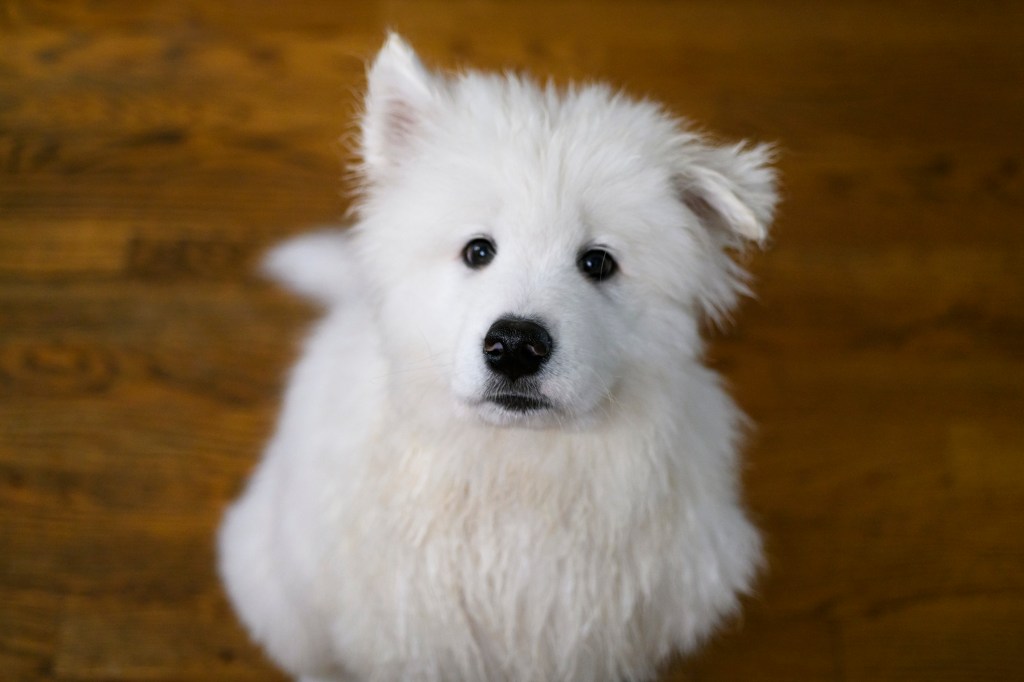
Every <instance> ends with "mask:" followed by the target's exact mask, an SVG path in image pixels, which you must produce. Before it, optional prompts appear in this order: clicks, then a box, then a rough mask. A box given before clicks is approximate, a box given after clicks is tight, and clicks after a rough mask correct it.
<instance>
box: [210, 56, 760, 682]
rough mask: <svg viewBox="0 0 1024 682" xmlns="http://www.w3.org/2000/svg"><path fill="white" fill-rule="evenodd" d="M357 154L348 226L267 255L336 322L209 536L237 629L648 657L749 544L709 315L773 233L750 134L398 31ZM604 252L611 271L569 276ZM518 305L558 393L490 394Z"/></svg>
mask: <svg viewBox="0 0 1024 682" xmlns="http://www.w3.org/2000/svg"><path fill="white" fill-rule="evenodd" d="M362 145H363V148H362V156H363V161H364V163H363V166H362V168H361V176H362V178H363V181H364V188H363V192H362V195H361V200H360V203H359V207H358V221H357V223H356V224H355V225H354V226H353V227H352V228H351V229H349V230H346V231H341V230H335V231H330V230H328V231H325V232H321V233H318V234H314V235H311V236H305V237H299V238H297V239H294V240H293V241H291V242H288V243H286V244H285V245H283V246H281V247H279V248H278V249H277V250H276V251H274V252H273V253H272V254H271V256H270V258H269V261H268V269H269V271H270V272H271V273H272V274H273V275H274V276H276V277H277V278H278V279H279V280H280V281H282V282H284V283H285V284H286V285H288V286H290V287H291V288H293V289H294V290H295V291H297V292H300V293H302V294H305V295H307V296H309V297H311V298H313V299H315V300H316V301H318V302H320V303H322V304H323V305H324V306H325V308H326V315H325V317H324V319H323V320H322V321H321V322H320V323H319V325H318V326H317V327H316V329H315V330H314V331H313V333H312V335H311V336H310V338H309V340H308V342H307V343H306V346H305V348H304V352H303V354H302V358H301V359H300V361H299V363H298V365H297V366H296V367H295V369H294V372H293V374H292V376H291V381H290V384H289V387H288V390H287V395H286V397H285V401H284V408H283V413H282V415H281V418H280V423H279V424H278V428H277V432H276V434H275V436H274V437H273V440H272V441H271V442H270V444H269V446H268V447H267V450H266V452H265V454H264V457H263V459H262V461H261V462H260V464H259V466H258V468H257V470H256V472H255V474H254V475H253V477H252V480H251V481H250V483H249V485H248V488H247V489H246V491H245V493H244V494H243V495H242V496H241V498H240V499H239V500H238V501H237V502H236V503H235V504H234V505H233V506H232V507H231V508H230V510H229V511H228V513H227V515H226V518H225V520H224V525H223V528H222V530H221V535H220V568H221V572H222V575H223V578H224V582H225V584H226V585H227V589H228V593H229V594H230V597H231V599H232V601H233V603H234V606H235V607H236V609H237V611H238V613H239V615H240V617H241V619H242V621H243V622H244V623H245V624H246V626H247V627H248V629H249V630H250V632H251V633H252V635H253V637H254V638H255V639H256V640H257V641H259V642H260V643H261V644H262V645H263V646H264V647H265V648H266V650H267V651H268V652H269V654H270V655H271V656H272V657H273V658H274V660H275V661H277V662H278V663H279V664H280V665H281V666H282V667H283V668H284V669H285V670H287V671H288V672H289V673H291V674H293V675H295V676H296V677H299V678H302V679H305V680H313V679H317V680H327V679H331V680H357V681H367V682H369V681H374V682H385V681H399V680H423V681H439V682H440V681H444V682H455V681H458V680H464V681H466V682H480V681H482V680H509V681H530V680H536V681H552V680H581V681H584V680H585V681H587V682H594V681H601V680H608V681H621V680H642V679H648V678H650V677H651V676H652V675H653V674H654V671H655V666H656V665H657V664H658V662H659V661H661V660H662V659H664V658H665V657H666V656H668V655H669V654H670V653H671V652H673V651H677V650H680V651H684V652H685V651H687V650H690V649H691V648H693V647H694V646H695V645H696V644H697V643H698V642H699V641H700V640H701V639H702V638H703V637H704V636H706V635H707V634H708V633H709V632H710V631H711V630H712V629H713V628H714V627H715V626H716V624H718V623H719V622H720V621H721V620H722V619H723V617H724V616H726V615H728V614H730V613H731V612H733V611H734V610H735V609H736V608H737V595H738V594H740V593H743V592H745V591H747V590H748V589H749V587H750V585H751V580H752V578H753V576H754V573H755V570H756V568H757V566H758V564H759V561H760V556H761V550H760V540H759V537H758V534H757V531H756V530H755V529H754V527H753V526H752V525H751V524H750V522H749V521H748V520H747V518H746V516H745V514H744V511H743V508H742V505H741V502H740V496H739V490H738V475H737V445H738V440H739V435H738V434H739V431H740V427H741V425H742V417H741V415H740V413H739V412H738V410H737V409H736V407H735V406H734V405H733V403H732V401H731V400H730V399H729V398H728V396H727V395H726V393H725V392H724V391H723V389H722V387H721V385H720V381H719V379H718V378H717V377H716V375H715V374H714V373H712V372H711V371H710V370H708V369H707V368H705V367H704V366H703V365H702V364H701V355H702V343H701V339H700V336H699V331H698V329H699V320H700V318H701V317H702V316H704V315H710V316H712V317H719V316H722V315H724V314H726V313H727V312H728V311H729V310H730V309H731V308H732V307H733V305H734V304H735V302H736V299H737V297H738V296H739V295H740V294H742V293H743V292H744V291H745V287H744V275H743V272H742V270H741V269H740V268H739V267H738V266H737V265H736V264H735V263H734V262H733V261H732V260H731V258H730V256H729V252H730V251H732V250H735V249H736V248H739V247H741V246H743V244H744V243H745V242H749V241H753V242H761V241H762V240H764V239H765V236H766V231H767V228H768V225H769V222H770V220H771V215H772V210H773V206H774V203H775V200H776V197H775V190H774V175H773V172H772V171H771V170H770V169H769V167H768V165H767V163H768V161H769V152H768V150H767V149H766V148H765V147H760V146H755V147H745V146H742V145H737V146H729V147H716V146H712V145H710V144H708V143H707V142H706V141H705V140H704V139H702V138H701V137H700V136H698V135H696V134H694V133H692V132H688V131H687V130H685V129H684V128H682V127H681V125H680V124H679V122H678V121H676V120H673V119H672V118H671V117H669V116H668V115H666V113H665V112H664V111H663V110H662V109H660V108H659V107H658V106H656V105H654V104H651V103H648V102H639V101H635V100H632V99H629V98H627V97H625V96H623V95H620V94H617V93H615V92H613V91H611V90H609V89H608V88H606V87H604V86H600V85H587V86H580V87H573V88H569V89H568V90H564V91H563V90H559V89H557V88H555V87H553V86H547V87H540V86H538V85H536V84H535V83H533V82H532V81H529V80H526V79H523V78H520V77H517V76H496V75H489V74H482V73H477V72H473V71H469V72H466V73H463V74H460V75H457V76H444V75H440V74H435V73H432V72H429V71H428V70H426V69H425V68H424V67H423V66H422V65H421V64H420V62H419V60H418V59H417V58H416V56H415V54H414V53H413V52H412V50H410V48H409V47H408V46H406V45H405V44H404V43H403V42H402V41H401V40H400V39H399V38H398V37H396V36H392V37H391V38H390V39H389V40H388V42H387V44H386V45H385V46H384V48H383V50H382V51H381V52H380V54H379V56H378V57H377V59H376V61H375V63H374V64H373V65H372V67H371V69H370V72H369V92H368V94H367V99H366V113H365V116H364V117H363V120H362ZM481 236H485V237H487V238H489V239H491V240H492V241H493V243H494V244H495V247H496V251H497V255H496V257H495V258H494V260H493V262H492V263H490V264H489V265H488V266H487V267H484V268H479V269H471V268H469V267H467V266H466V264H465V263H464V262H463V260H462V253H463V249H464V246H465V244H466V243H467V242H469V241H470V240H472V239H473V238H476V237H481ZM593 246H600V247H602V248H604V249H606V250H607V251H609V252H610V253H611V254H612V255H613V257H614V258H615V259H616V260H617V262H618V264H619V266H620V270H619V272H618V273H617V274H616V275H615V276H614V277H612V278H610V279H609V280H607V281H603V282H594V281H592V280H590V279H588V278H586V277H584V276H583V275H582V274H581V273H580V271H579V269H578V268H577V264H576V261H577V258H578V256H579V254H580V253H581V251H583V250H585V249H587V248H590V247H593ZM508 315H517V316H523V317H528V318H531V319H538V320H543V323H544V325H545V326H546V327H547V329H548V330H549V331H550V334H551V337H552V338H553V340H554V350H553V352H552V353H551V356H550V359H549V361H548V362H547V363H546V364H545V365H544V366H543V369H542V370H541V371H540V373H539V374H538V378H537V386H538V387H539V388H538V390H539V391H540V392H541V393H542V394H543V396H544V398H545V399H546V400H547V401H549V403H550V407H549V408H548V409H541V410H534V411H530V412H521V411H515V410H512V409H506V408H504V407H501V406H500V405H497V404H495V403H493V402H490V401H488V400H487V391H488V386H489V385H490V384H489V382H492V379H493V378H492V377H491V376H490V373H489V370H488V368H487V365H486V363H485V362H484V356H483V352H482V348H481V345H482V343H483V338H484V335H485V334H486V333H487V330H488V328H489V327H490V325H491V324H492V323H493V322H494V321H495V320H497V319H498V318H501V317H503V316H508Z"/></svg>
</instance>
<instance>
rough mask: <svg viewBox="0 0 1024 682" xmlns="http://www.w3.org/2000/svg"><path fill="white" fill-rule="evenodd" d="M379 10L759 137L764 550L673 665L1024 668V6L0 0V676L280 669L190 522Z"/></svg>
mask: <svg viewBox="0 0 1024 682" xmlns="http://www.w3.org/2000/svg"><path fill="white" fill-rule="evenodd" d="M387 27H393V28H396V29H398V30H400V31H401V32H403V33H404V34H405V35H406V36H407V37H408V38H409V39H410V40H411V41H412V42H413V43H414V44H415V45H416V46H417V47H418V49H419V50H420V51H421V53H422V54H423V55H424V57H425V58H427V59H428V60H429V61H431V62H433V63H436V64H440V65H444V66H446V67H454V66H456V65H459V64H473V65H476V66H480V67H488V68H490V67H509V66H510V67H515V68H526V69H530V70H532V71H535V72H537V73H539V74H542V75H549V74H550V75H553V76H555V77H556V78H557V79H559V80H564V79H566V78H570V77H585V76H593V77H598V78H601V79H606V80H610V81H611V82H613V83H615V84H617V85H620V86H623V87H625V88H626V89H628V90H629V91H631V92H634V93H637V94H643V95H650V96H652V97H655V98H657V99H661V100H664V101H666V102H667V103H668V104H669V105H670V106H671V107H672V108H673V109H675V110H676V111H678V112H680V113H682V114H685V115H686V116H689V117H691V118H693V119H695V120H697V121H699V122H700V123H702V124H703V125H706V126H707V127H708V128H710V129H712V130H715V131H718V132H720V133H721V134H723V135H724V136H727V137H732V138H743V137H747V138H754V139H760V140H774V141H776V142H778V144H779V145H780V147H781V149H782V152H783V153H782V157H781V167H782V171H783V174H784V178H785V180H784V191H785V201H784V204H783V207H782V210H781V213H780V217H779V220H778V224H777V229H776V231H775V239H774V243H773V244H772V246H771V248H770V249H769V250H768V251H767V252H766V253H764V254H760V255H758V256H757V257H756V258H755V259H754V260H753V262H752V266H753V269H754V271H755V273H756V275H757V279H758V289H759V291H760V297H759V299H758V300H757V301H752V302H748V303H747V304H746V305H745V306H744V309H743V311H742V313H741V314H740V316H739V322H738V324H737V326H736V327H735V328H734V329H732V330H731V331H729V332H727V333H725V334H723V335H721V337H720V338H718V339H717V340H716V342H715V344H714V346H713V348H714V350H713V353H712V360H713V362H714V364H715V365H716V366H718V367H719V368H720V369H721V370H722V371H723V372H725V373H726V374H727V375H728V377H729V378H730V381H731V383H732V385H733V387H734V391H735V393H736V395H737V396H738V398H739V400H740V402H741V403H742V404H743V406H744V407H745V408H746V409H747V411H748V412H749V413H750V414H751V415H752V416H753V417H754V418H755V420H756V421H757V423H758V424H759V425H760V427H759V430H758V432H757V434H756V436H755V437H754V439H753V442H752V443H751V447H750V449H749V458H748V462H749V466H748V468H747V470H746V482H747V490H748V499H749V501H750V505H751V507H752V509H753V512H754V514H755V516H756V518H757V519H758V521H759V523H760V525H761V526H762V527H763V528H764V530H765V532H766V535H767V541H768V552H769V554H770V569H769V571H768V572H767V573H766V574H765V576H764V578H763V580H762V582H761V585H760V589H759V591H758V594H757V596H756V597H755V598H753V599H751V600H750V601H749V602H748V603H747V605H746V609H745V615H744V617H743V618H742V620H740V621H737V622H736V623H735V624H734V625H732V626H731V627H729V628H728V629H727V631H726V632H724V633H723V634H722V635H721V636H719V637H717V638H716V639H715V640H714V641H713V642H712V643H711V644H710V646H709V647H707V648H706V649H705V650H704V651H702V652H701V653H700V654H698V655H696V656H694V657H692V658H691V659H689V660H687V661H684V662H680V663H677V664H676V665H675V666H673V667H672V668H671V669H670V670H668V671H666V673H665V676H664V679H665V680H689V681H693V682H710V681H725V680H730V681H731V680H834V681H837V682H838V681H843V682H860V681H874V682H877V681H884V680H928V681H940V682H941V681H946V680H993V681H997V680H998V681H1004V680H1010V679H1024V4H1022V3H1011V2H1006V3H996V2H991V3H989V2H986V3H958V2H937V1H936V2H907V3H884V2H873V1H872V2H869V1H867V0H864V1H862V2H846V3H818V2H811V1H807V2H798V1H794V0H784V1H781V2H773V3H766V2H760V1H757V2H755V1H749V2H747V1H737V2H711V1H707V2H670V1H650V2H626V1H622V2H597V3H594V2H585V1H584V0H566V1H564V2H542V1H539V0H538V1H535V2H521V3H514V2H497V1H493V2H490V1H485V0H477V1H466V2H416V1H414V0H405V1H403V0H395V1H381V2H332V1H329V0H289V1H288V2H272V1H271V0H251V1H250V2H202V1H199V0H195V1H190V2H171V1H170V0H166V1H154V2H146V1H145V0H131V1H129V0H107V1H104V2H86V1H84V0H81V1H68V2H54V1H52V0H47V1H43V0H40V1H36V2H28V1H22V0H6V1H5V2H2V3H0V679H3V680H61V681H67V682H70V681H72V680H76V681H80V680H92V681H101V680H168V681H170V680H277V679H280V677H279V675H278V673H276V672H274V670H273V669H272V667H271V666H270V665H269V664H268V663H267V662H266V661H265V660H264V659H263V658H262V657H261V654H260V653H259V652H258V651H256V650H255V649H254V648H252V647H251V646H250V645H249V644H248V643H247V640H246V637H245V635H244V634H243V633H242V631H241V630H240V629H239V627H238V626H237V625H236V623H235V620H234V618H233V616H232V615H231V613H230V611H229V609H228V607H227V605H226V603H225V601H224V598H223V596H222V594H221V591H220V587H219V585H218V583H217V581H216V578H215V576H214V571H213V552H212V534H213V532H214V528H215V525H216V523H217V518H218V515H219V514H220V512H221V510H222V509H223V506H224V504H225V502H226V501H227V500H228V499H229V498H230V497H231V496H232V495H233V494H234V492H235V491H236V490H237V489H238V486H239V484H240V481H241V480H242V477H243V476H244V474H245V473H246V472H247V471H248V470H249V468H250V466H251V465H252V463H253V460H254V457H255V455H256V453H257V452H258V450H259V448H260V444H261V442H262V441H263V440H264V438H265V437H266V436H267V434H268V431H269V429H270V426H271V421H272V419H273V415H274V411H275V406H276V403H277V395H278V391H279V389H280V386H281V377H282V374H283V372H284V370H285V368H286V366H287V364H288V362H289V359H290V357H291V356H292V352H293V350H294V346H295V341H296V339H297V338H298V337H299V335H300V333H301V330H302V329H303V326H304V325H305V324H306V323H307V322H308V321H309V320H310V313H309V311H308V310H306V309H305V308H303V307H302V306H301V305H300V304H298V303H297V302H295V301H293V300H292V299H290V298H288V297H286V296H284V295H283V294H280V293H278V292H277V291H275V290H274V289H273V288H272V287H271V286H269V285H267V284H265V283H263V282H261V281H260V280H259V279H258V278H257V277H255V276H254V274H253V269H252V268H253V264H254V262H255V261H256V259H257V257H258V254H259V253H260V252H261V250H263V249H265V248H266V247H267V245H269V244H270V243H272V242H273V241H275V240H277V239H279V238H281V237H283V236H285V235H287V234H291V233H295V232H298V231H300V230H302V229H304V228H306V227H307V226H310V225H315V224H317V223H322V222H325V221H331V220H335V219H336V218H337V217H338V216H340V215H341V214H342V213H343V211H344V209H345V207H346V203H345V200H344V199H343V198H341V197H340V195H339V191H340V187H341V179H342V171H341V162H342V161H344V159H345V157H346V152H345V147H344V146H343V145H339V144H338V143H337V139H338V137H339V136H340V135H351V133H352V125H351V124H352V119H353V114H354V112H355V110H356V106H357V105H356V101H357V100H356V97H357V92H358V90H359V88H360V87H361V84H362V77H363V68H364V60H365V59H366V58H367V57H368V56H370V55H371V54H372V53H373V51H374V50H375V48H376V47H377V46H378V45H379V44H380V42H381V40H382V37H383V35H384V31H385V29H386V28H387Z"/></svg>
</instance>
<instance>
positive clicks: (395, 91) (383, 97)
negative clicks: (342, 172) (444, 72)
mask: <svg viewBox="0 0 1024 682" xmlns="http://www.w3.org/2000/svg"><path fill="white" fill-rule="evenodd" d="M437 87H438V84H437V81H436V79H435V77H434V76H433V75H432V74H431V73H430V72H428V71H427V70H426V69H425V68H424V67H423V64H421V63H420V60H419V58H418V57H417V56H416V53H415V52H413V50H412V48H411V47H409V46H408V45H407V44H406V43H405V41H404V40H402V38H401V37H400V36H398V34H396V33H391V34H389V35H388V39H387V42H385V43H384V47H383V48H381V51H380V52H379V53H378V54H377V58H376V59H375V60H374V62H373V64H372V65H371V66H370V68H369V71H368V73H367V93H366V102H365V112H364V114H363V119H362V157H363V164H364V173H365V174H366V176H367V179H369V180H378V179H380V178H382V177H384V176H386V175H387V173H388V172H389V170H390V169H392V168H394V167H396V166H397V165H399V164H400V163H401V161H402V158H403V157H404V156H406V155H407V154H409V153H410V152H411V150H412V146H413V143H414V142H415V140H416V136H417V135H418V134H419V133H420V132H421V129H422V126H423V124H424V122H425V119H426V117H427V116H428V115H429V113H430V112H431V110H432V107H433V103H434V98H435V96H436V90H437Z"/></svg>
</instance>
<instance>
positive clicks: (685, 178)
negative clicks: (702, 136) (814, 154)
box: [676, 145, 778, 245]
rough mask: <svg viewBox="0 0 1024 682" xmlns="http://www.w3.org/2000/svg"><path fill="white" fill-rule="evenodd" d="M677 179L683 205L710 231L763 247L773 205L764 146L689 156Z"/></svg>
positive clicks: (769, 152) (769, 158)
mask: <svg viewBox="0 0 1024 682" xmlns="http://www.w3.org/2000/svg"><path fill="white" fill-rule="evenodd" d="M685 156H686V161H687V162H686V163H685V165H684V167H683V168H681V169H680V170H679V172H678V174H677V176H676V184H677V187H678V188H679V192H680V195H681V197H682V200H683V203H685V204H686V206H687V207H688V208H689V209H690V210H691V211H693V213H694V214H695V215H696V216H697V217H698V218H699V219H700V221H701V222H702V223H703V224H704V225H705V226H707V227H708V228H709V229H712V230H719V231H722V230H724V231H725V233H726V235H727V237H728V239H727V240H726V241H727V243H729V242H731V243H733V244H734V245H735V242H736V239H735V238H736V237H740V238H742V239H743V240H747V241H751V242H755V243H757V244H763V243H764V241H765V239H766V238H767V237H768V227H769V226H770V225H771V221H772V216H773V214H774V212H775V204H776V202H777V200H778V195H777V194H776V190H775V186H776V176H775V171H774V169H772V167H771V166H770V164H771V161H772V149H771V147H769V146H767V145H757V146H754V147H749V148H747V147H745V146H744V145H735V146H732V147H701V148H697V149H691V150H688V153H686V154H685Z"/></svg>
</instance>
